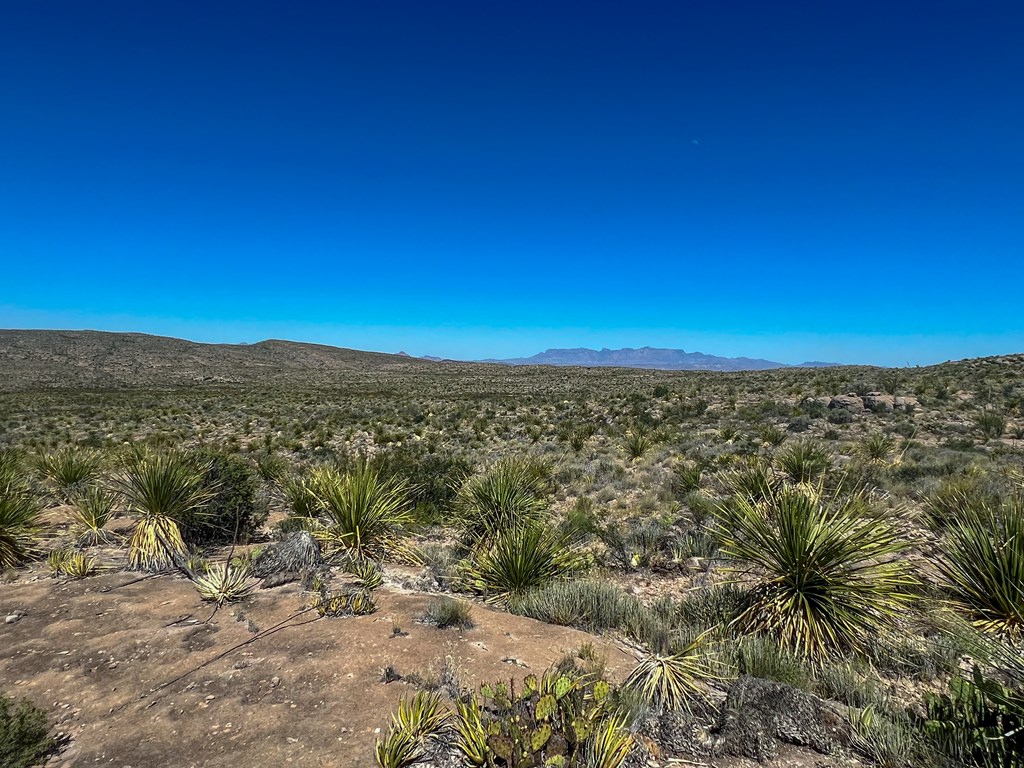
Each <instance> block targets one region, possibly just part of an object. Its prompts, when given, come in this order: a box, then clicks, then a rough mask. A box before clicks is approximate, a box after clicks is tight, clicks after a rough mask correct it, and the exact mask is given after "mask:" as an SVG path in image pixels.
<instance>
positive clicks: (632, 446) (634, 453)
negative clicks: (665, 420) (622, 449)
mask: <svg viewBox="0 0 1024 768" xmlns="http://www.w3.org/2000/svg"><path fill="white" fill-rule="evenodd" d="M653 447H654V438H653V437H651V433H650V432H648V431H647V430H646V429H644V428H643V427H636V428H634V429H631V430H629V431H628V432H626V455H627V456H629V458H631V459H640V458H643V456H644V454H646V453H647V452H648V451H649V450H651V448H653Z"/></svg>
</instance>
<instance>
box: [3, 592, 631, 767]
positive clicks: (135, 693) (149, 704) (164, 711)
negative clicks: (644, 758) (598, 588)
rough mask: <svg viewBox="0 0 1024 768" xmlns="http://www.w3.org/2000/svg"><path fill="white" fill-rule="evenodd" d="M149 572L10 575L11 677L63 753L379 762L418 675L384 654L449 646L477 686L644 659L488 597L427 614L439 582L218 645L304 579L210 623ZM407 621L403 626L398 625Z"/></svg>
mask: <svg viewBox="0 0 1024 768" xmlns="http://www.w3.org/2000/svg"><path fill="white" fill-rule="evenodd" d="M138 578H139V577H138V576H137V575H135V574H128V573H108V574H105V575H101V576H97V577H93V578H89V579H85V580H83V581H71V582H57V581H53V580H50V579H44V578H35V579H33V578H25V577H23V578H22V579H20V580H19V581H17V582H14V583H8V584H3V585H0V618H2V616H6V615H8V614H12V613H16V612H23V613H24V616H22V618H21V619H20V620H19V621H18V622H17V623H15V624H10V625H8V624H0V689H2V690H4V691H5V692H6V693H8V694H11V695H16V696H25V697H27V698H29V699H30V700H32V701H33V702H35V703H36V704H37V705H39V706H41V707H43V708H44V709H45V710H47V711H48V712H49V713H50V715H51V717H52V718H53V719H54V720H55V721H56V722H57V724H58V725H57V728H58V729H59V730H60V731H62V732H64V733H66V734H67V735H68V736H69V737H70V744H69V745H68V748H67V749H66V750H65V751H64V752H63V754H62V755H61V756H60V757H59V758H56V759H55V760H54V761H53V764H55V765H66V766H93V765H114V766H117V768H125V766H131V768H161V767H163V766H169V767H177V766H182V768H193V767H194V768H199V767H200V766H203V767H209V768H213V767H214V766H232V768H235V767H237V766H271V765H281V764H288V765H291V764H293V765H302V766H324V767H325V768H326V767H328V766H329V767H331V768H342V767H343V766H370V765H373V764H374V762H373V743H374V736H375V733H376V732H377V729H380V728H384V727H386V726H387V722H388V719H389V717H390V712H391V711H393V709H394V706H395V704H396V703H397V701H398V700H399V698H400V697H401V696H402V695H403V694H404V693H407V692H409V691H410V690H412V687H411V686H409V685H406V684H404V683H402V682H393V683H390V684H384V683H382V682H381V681H380V672H381V669H382V668H383V667H384V666H385V665H388V664H391V665H393V666H394V667H395V669H396V670H397V671H398V672H399V673H401V674H403V675H406V674H409V673H413V672H417V673H419V674H422V675H424V676H429V675H430V674H431V673H433V674H436V673H437V672H439V671H440V669H441V667H442V666H443V664H444V660H445V658H446V657H450V658H451V659H452V661H453V662H454V664H455V666H456V667H457V669H458V671H459V674H460V682H461V683H462V684H463V685H470V686H472V685H476V684H478V683H479V682H482V681H484V680H498V679H503V678H505V679H507V678H509V677H510V676H513V675H515V676H518V677H522V676H523V675H525V674H527V673H528V672H530V671H538V672H539V671H541V670H543V669H544V668H546V667H547V666H548V665H550V664H552V663H553V662H555V661H557V660H558V659H559V658H561V657H562V656H563V655H564V654H566V653H569V652H572V651H574V650H575V649H577V648H578V647H579V646H580V645H581V643H584V642H587V643H591V644H593V645H594V646H595V648H596V649H597V650H598V652H599V653H601V654H603V655H604V656H605V657H606V658H607V663H608V670H609V673H610V676H611V677H612V678H613V679H621V678H622V677H623V676H624V675H625V674H626V672H627V671H628V670H629V668H630V667H631V666H632V664H633V663H634V662H635V659H634V658H633V657H632V656H631V655H630V653H629V652H628V651H626V650H625V649H622V648H620V647H617V646H616V645H614V644H612V643H611V642H609V641H606V640H603V639H600V638H595V637H593V636H591V635H588V634H585V633H583V632H578V631H576V630H572V629H568V628H564V627H556V626H550V625H547V624H543V623H540V622H536V621H533V620H531V619H526V618H522V617H518V616H512V615H509V614H506V613H502V612H498V611H494V610H490V609H489V608H487V607H486V606H483V605H474V607H473V619H474V620H475V621H476V623H477V626H476V627H474V628H473V629H470V630H466V631H459V630H452V629H448V630H439V629H437V628H435V627H431V626H426V625H423V624H418V623H416V618H417V617H418V616H419V615H421V614H422V612H423V610H424V607H425V606H426V604H427V603H428V602H429V600H430V599H431V597H430V596H429V595H423V594H402V593H398V592H394V591H389V590H387V589H380V590H377V591H376V592H375V593H374V594H375V598H376V599H377V602H378V606H379V608H378V611H377V612H376V613H375V614H372V615H370V616H363V617H358V618H334V619H318V620H313V619H315V618H316V614H315V613H305V614H303V615H302V616H299V617H297V618H295V619H293V620H292V621H291V622H289V624H288V625H286V626H285V628H283V629H282V630H281V631H278V632H275V633H274V634H272V635H269V636H267V637H265V638H261V639H258V640H256V641H255V642H252V643H250V644H249V645H246V646H244V647H242V648H239V649H237V650H235V651H233V652H231V653H228V654H227V655H226V656H224V657H223V658H219V659H218V658H217V657H218V656H219V655H220V654H222V653H224V652H225V651H227V650H229V649H231V648H232V647H234V646H236V645H238V644H240V643H244V642H246V641H247V640H251V639H252V638H253V634H252V633H251V632H250V631H249V629H248V628H247V626H248V619H251V620H252V621H253V622H255V624H256V625H258V627H259V629H260V630H267V629H270V628H271V627H272V626H274V625H275V624H277V623H279V622H283V621H285V620H286V619H288V618H289V616H291V615H293V614H295V613H296V612H297V611H298V610H299V609H300V608H301V607H302V606H303V596H302V592H301V589H300V588H299V587H298V585H296V584H291V585H287V586H284V587H280V588H277V589H274V590H258V591H257V592H256V593H255V594H254V595H253V596H252V597H251V598H249V599H248V600H246V601H245V602H244V603H243V604H241V605H240V608H241V610H243V611H244V613H245V615H246V617H247V619H246V620H244V621H238V620H236V618H235V615H234V614H235V612H236V610H237V608H236V607H225V608H222V609H221V610H220V611H218V612H217V613H216V615H215V616H214V617H213V618H212V620H210V621H209V622H207V619H208V618H209V617H210V615H211V613H212V607H211V605H210V604H208V603H204V602H202V601H201V600H200V599H199V597H198V595H197V593H196V591H195V589H193V587H192V586H191V584H189V582H187V581H185V580H184V579H181V578H177V577H173V576H161V577H157V578H150V579H146V580H144V581H136V579H138ZM106 590H109V591H106ZM396 625H398V626H399V627H401V629H402V630H403V631H404V632H407V633H408V635H407V636H404V637H403V636H393V628H394V627H395V626H396ZM211 659H216V660H214V661H212V662H211V663H209V664H208V665H207V666H205V667H203V668H201V669H197V667H199V666H200V665H201V664H203V663H205V662H208V661H210V660H211ZM504 659H510V660H519V661H521V662H523V663H525V664H526V665H528V667H522V666H519V665H517V664H515V663H514V662H511V661H503V660H504ZM182 675H184V677H182V678H181V679H180V680H178V681H177V682H175V683H173V684H171V685H167V686H166V687H162V686H164V685H165V684H166V683H168V682H170V681H172V680H174V679H175V678H178V677H179V676H182Z"/></svg>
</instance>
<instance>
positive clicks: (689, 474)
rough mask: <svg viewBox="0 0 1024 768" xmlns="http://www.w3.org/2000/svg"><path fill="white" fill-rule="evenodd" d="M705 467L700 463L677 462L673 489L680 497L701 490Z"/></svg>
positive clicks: (673, 476) (673, 474) (673, 472)
mask: <svg viewBox="0 0 1024 768" xmlns="http://www.w3.org/2000/svg"><path fill="white" fill-rule="evenodd" d="M703 473H704V467H703V466H702V465H701V464H699V463H681V464H677V465H676V467H675V469H674V470H673V471H672V490H673V492H674V493H675V494H676V496H678V497H679V498H683V497H685V496H687V495H688V494H690V493H693V492H694V491H698V490H700V481H701V476H702V475H703Z"/></svg>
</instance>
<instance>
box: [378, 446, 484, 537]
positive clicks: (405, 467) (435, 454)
mask: <svg viewBox="0 0 1024 768" xmlns="http://www.w3.org/2000/svg"><path fill="white" fill-rule="evenodd" d="M376 464H377V465H378V466H379V467H380V468H381V470H382V472H383V473H384V474H386V475H394V476H397V477H399V478H402V479H403V480H405V481H406V482H407V483H408V484H409V501H410V503H411V504H412V516H413V519H414V520H416V521H417V522H420V523H438V522H443V520H444V514H445V513H446V512H447V511H448V510H449V509H450V508H451V507H452V505H453V503H454V501H455V497H456V495H457V494H458V488H459V486H460V485H461V483H462V481H463V480H464V479H465V478H466V477H467V476H468V475H469V474H470V471H471V469H472V467H471V466H470V464H469V462H467V461H466V460H465V459H464V458H461V457H457V456H454V455H451V454H445V453H442V452H440V451H431V450H428V449H427V448H426V447H425V446H422V445H421V444H419V443H406V444H404V445H402V446H400V447H397V448H391V449H389V450H388V451H386V452H385V453H383V454H382V455H381V456H380V457H379V458H377V459H376Z"/></svg>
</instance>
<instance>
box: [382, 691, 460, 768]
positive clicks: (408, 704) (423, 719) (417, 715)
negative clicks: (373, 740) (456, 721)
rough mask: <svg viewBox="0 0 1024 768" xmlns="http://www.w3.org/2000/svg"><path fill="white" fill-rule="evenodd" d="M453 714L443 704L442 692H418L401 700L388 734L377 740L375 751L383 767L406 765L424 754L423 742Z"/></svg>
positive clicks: (395, 767)
mask: <svg viewBox="0 0 1024 768" xmlns="http://www.w3.org/2000/svg"><path fill="white" fill-rule="evenodd" d="M449 717H450V713H449V712H448V710H447V709H445V708H444V707H443V705H442V701H441V695H440V694H439V693H436V692H432V691H418V692H417V693H416V695H415V696H413V697H412V698H411V699H410V698H409V697H408V696H405V697H403V698H402V700H401V701H400V702H398V711H397V712H396V713H395V714H394V715H393V716H392V718H391V726H390V727H389V728H388V733H387V735H386V736H384V737H383V738H381V739H377V744H376V746H375V749H374V752H375V756H376V758H377V765H378V766H380V768H406V766H409V765H413V764H414V763H416V762H418V761H419V760H420V758H422V757H423V754H424V750H423V742H424V740H425V739H426V738H427V737H428V736H431V735H433V734H436V733H439V732H440V731H441V729H442V728H444V726H445V723H446V722H447V721H448V718H449Z"/></svg>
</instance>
